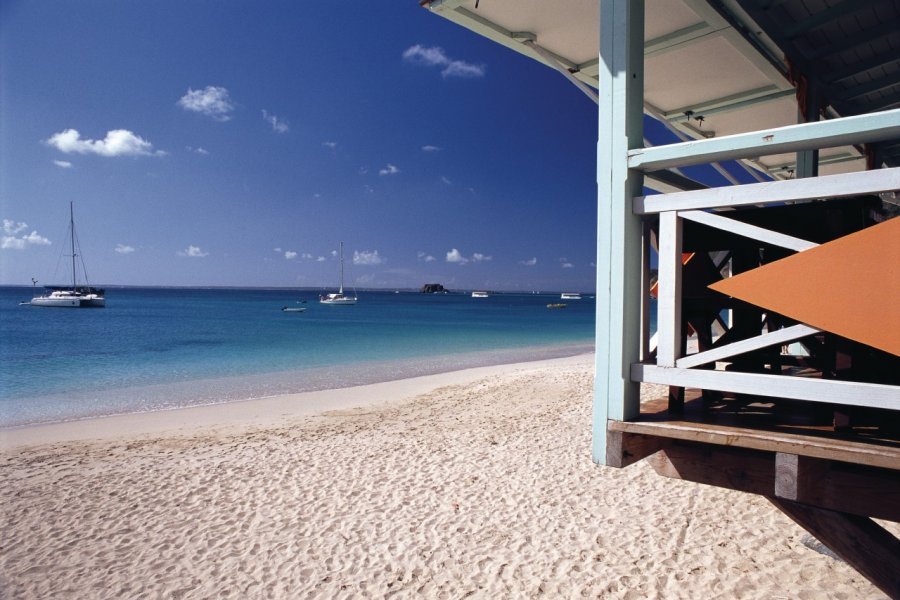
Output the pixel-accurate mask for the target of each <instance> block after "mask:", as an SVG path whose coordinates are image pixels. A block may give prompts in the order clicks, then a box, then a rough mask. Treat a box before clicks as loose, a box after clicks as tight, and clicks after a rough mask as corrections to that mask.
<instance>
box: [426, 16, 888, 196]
mask: <svg viewBox="0 0 900 600" xmlns="http://www.w3.org/2000/svg"><path fill="white" fill-rule="evenodd" d="M421 4H422V5H423V6H424V7H426V8H428V9H429V10H431V11H432V12H434V13H435V14H438V15H440V16H442V17H444V18H446V19H449V20H450V21H453V22H454V23H457V24H459V25H461V26H463V27H465V28H467V29H470V30H472V31H474V32H475V33H478V34H480V35H482V36H484V37H487V38H489V39H491V40H493V41H495V42H497V43H499V44H502V45H504V46H506V47H508V48H510V49H512V50H515V51H516V52H519V53H521V54H523V55H525V56H528V57H530V58H532V59H534V60H536V61H538V62H540V63H543V64H545V65H548V66H550V67H552V68H555V69H557V70H561V71H563V72H564V74H568V75H567V76H568V77H569V78H570V79H571V80H573V81H574V82H576V83H578V84H580V85H583V86H584V87H588V86H589V87H590V88H597V86H598V72H599V69H598V67H599V65H598V56H599V43H600V33H599V30H600V27H599V8H598V2H597V0H557V1H555V2H546V1H544V0H430V1H429V0H424V1H423V2H421ZM807 4H809V3H808V2H803V1H802V0H652V2H647V4H646V15H645V31H644V82H645V83H644V102H645V105H644V106H645V112H646V113H647V114H649V115H651V116H653V117H655V118H657V119H658V120H660V121H661V122H663V123H664V124H665V125H666V126H667V127H669V128H670V129H672V130H673V131H676V132H678V135H680V136H682V139H684V138H685V137H687V138H689V139H702V138H710V137H717V136H723V135H732V134H738V133H746V132H748V131H758V130H764V129H771V128H775V127H783V126H787V125H792V124H795V123H797V122H798V119H799V111H798V92H799V95H800V96H803V95H806V94H810V93H814V94H816V97H817V98H819V99H820V108H821V110H822V112H823V114H824V115H825V116H828V117H834V116H849V115H850V114H862V113H866V112H872V111H873V110H884V109H889V108H893V107H896V106H897V105H900V0H872V1H871V2H857V3H848V2H841V3H837V4H836V5H834V6H832V7H828V6H827V5H826V3H824V2H820V3H815V4H817V5H821V6H818V10H817V11H816V12H810V9H808V8H807ZM892 25H893V26H892ZM813 42H815V44H813ZM804 52H806V54H804ZM822 60H825V61H826V65H827V66H828V72H825V71H826V69H825V68H820V67H819V66H817V65H819V63H818V62H816V61H822ZM827 61H830V62H827ZM814 66H815V67H816V68H815V69H813V67H814ZM829 73H830V74H829ZM795 82H797V84H795ZM810 82H812V83H810ZM798 88H799V90H798ZM879 148H880V150H881V151H880V153H879V160H880V161H883V162H885V163H886V164H888V165H892V164H897V162H898V159H900V148H898V144H897V142H896V141H894V142H885V143H882V144H880V146H879ZM796 160H797V158H796V155H795V154H788V153H785V154H776V155H770V156H762V157H759V158H758V159H755V160H748V161H745V164H748V165H752V166H754V167H756V168H759V169H761V170H764V171H765V172H767V173H768V174H769V175H770V176H772V177H775V178H790V177H791V176H793V174H794V170H795V169H796ZM865 168H866V160H865V155H864V151H863V149H862V148H861V147H856V146H839V147H833V148H826V149H822V150H821V151H820V154H819V172H820V173H821V174H825V175H828V174H836V173H845V172H852V171H859V170H864V169H865Z"/></svg>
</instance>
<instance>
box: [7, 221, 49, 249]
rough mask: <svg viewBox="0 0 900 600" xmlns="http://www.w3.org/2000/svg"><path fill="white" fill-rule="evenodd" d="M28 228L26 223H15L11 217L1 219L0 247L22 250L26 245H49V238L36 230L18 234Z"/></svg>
mask: <svg viewBox="0 0 900 600" xmlns="http://www.w3.org/2000/svg"><path fill="white" fill-rule="evenodd" d="M26 229H28V225H27V224H26V223H17V222H16V221H13V220H11V219H3V235H2V236H0V248H2V249H4V250H24V249H25V248H27V247H28V246H49V245H50V240H48V239H47V238H45V237H44V236H42V235H38V232H37V231H34V230H32V232H31V233H29V234H27V235H19V234H20V233H22V232H23V231H25V230H26Z"/></svg>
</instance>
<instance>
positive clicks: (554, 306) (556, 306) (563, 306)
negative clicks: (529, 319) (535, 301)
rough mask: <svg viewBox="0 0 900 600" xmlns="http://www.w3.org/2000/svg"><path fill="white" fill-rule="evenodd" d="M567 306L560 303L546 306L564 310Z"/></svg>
mask: <svg viewBox="0 0 900 600" xmlns="http://www.w3.org/2000/svg"><path fill="white" fill-rule="evenodd" d="M567 306H568V304H563V303H561V302H552V303H550V304H548V305H547V308H565V307H567Z"/></svg>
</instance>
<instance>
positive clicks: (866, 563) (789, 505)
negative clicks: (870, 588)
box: [769, 497, 900, 598]
mask: <svg viewBox="0 0 900 600" xmlns="http://www.w3.org/2000/svg"><path fill="white" fill-rule="evenodd" d="M769 501H771V502H772V504H774V505H775V506H776V507H778V510H780V511H781V512H783V513H784V514H786V515H787V516H789V517H790V518H791V519H792V520H793V521H794V522H795V523H797V525H799V526H800V527H802V528H803V529H805V530H806V531H808V532H809V533H811V534H812V535H813V536H814V537H815V538H816V539H817V540H819V541H820V542H822V543H823V544H825V545H826V546H827V547H828V548H829V549H831V550H832V551H833V552H834V553H835V554H837V555H838V556H840V557H841V558H842V559H843V560H844V561H846V562H847V564H849V565H850V566H851V567H853V568H854V569H856V570H857V571H858V572H859V573H860V574H861V575H862V576H863V577H865V578H866V579H868V580H869V581H871V582H872V584H873V585H875V586H876V587H877V588H878V589H880V590H881V591H883V592H884V593H885V594H887V595H888V596H889V597H890V598H900V577H897V573H900V540H898V539H897V538H895V537H894V536H893V535H891V534H890V533H889V532H888V531H887V530H885V529H884V528H883V527H881V526H880V525H878V523H876V522H875V521H873V520H872V519H870V518H868V517H862V516H859V515H851V514H847V513H842V512H837V511H832V510H827V509H824V508H817V507H815V506H810V505H808V504H800V503H799V502H792V501H790V500H784V499H782V498H774V497H770V498H769Z"/></svg>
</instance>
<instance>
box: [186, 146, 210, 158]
mask: <svg viewBox="0 0 900 600" xmlns="http://www.w3.org/2000/svg"><path fill="white" fill-rule="evenodd" d="M184 149H185V150H187V151H188V152H193V153H194V154H200V155H202V156H206V155H207V154H209V151H208V150H207V149H206V148H201V147H199V146H198V147H196V148H194V147H192V146H185V148H184Z"/></svg>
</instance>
